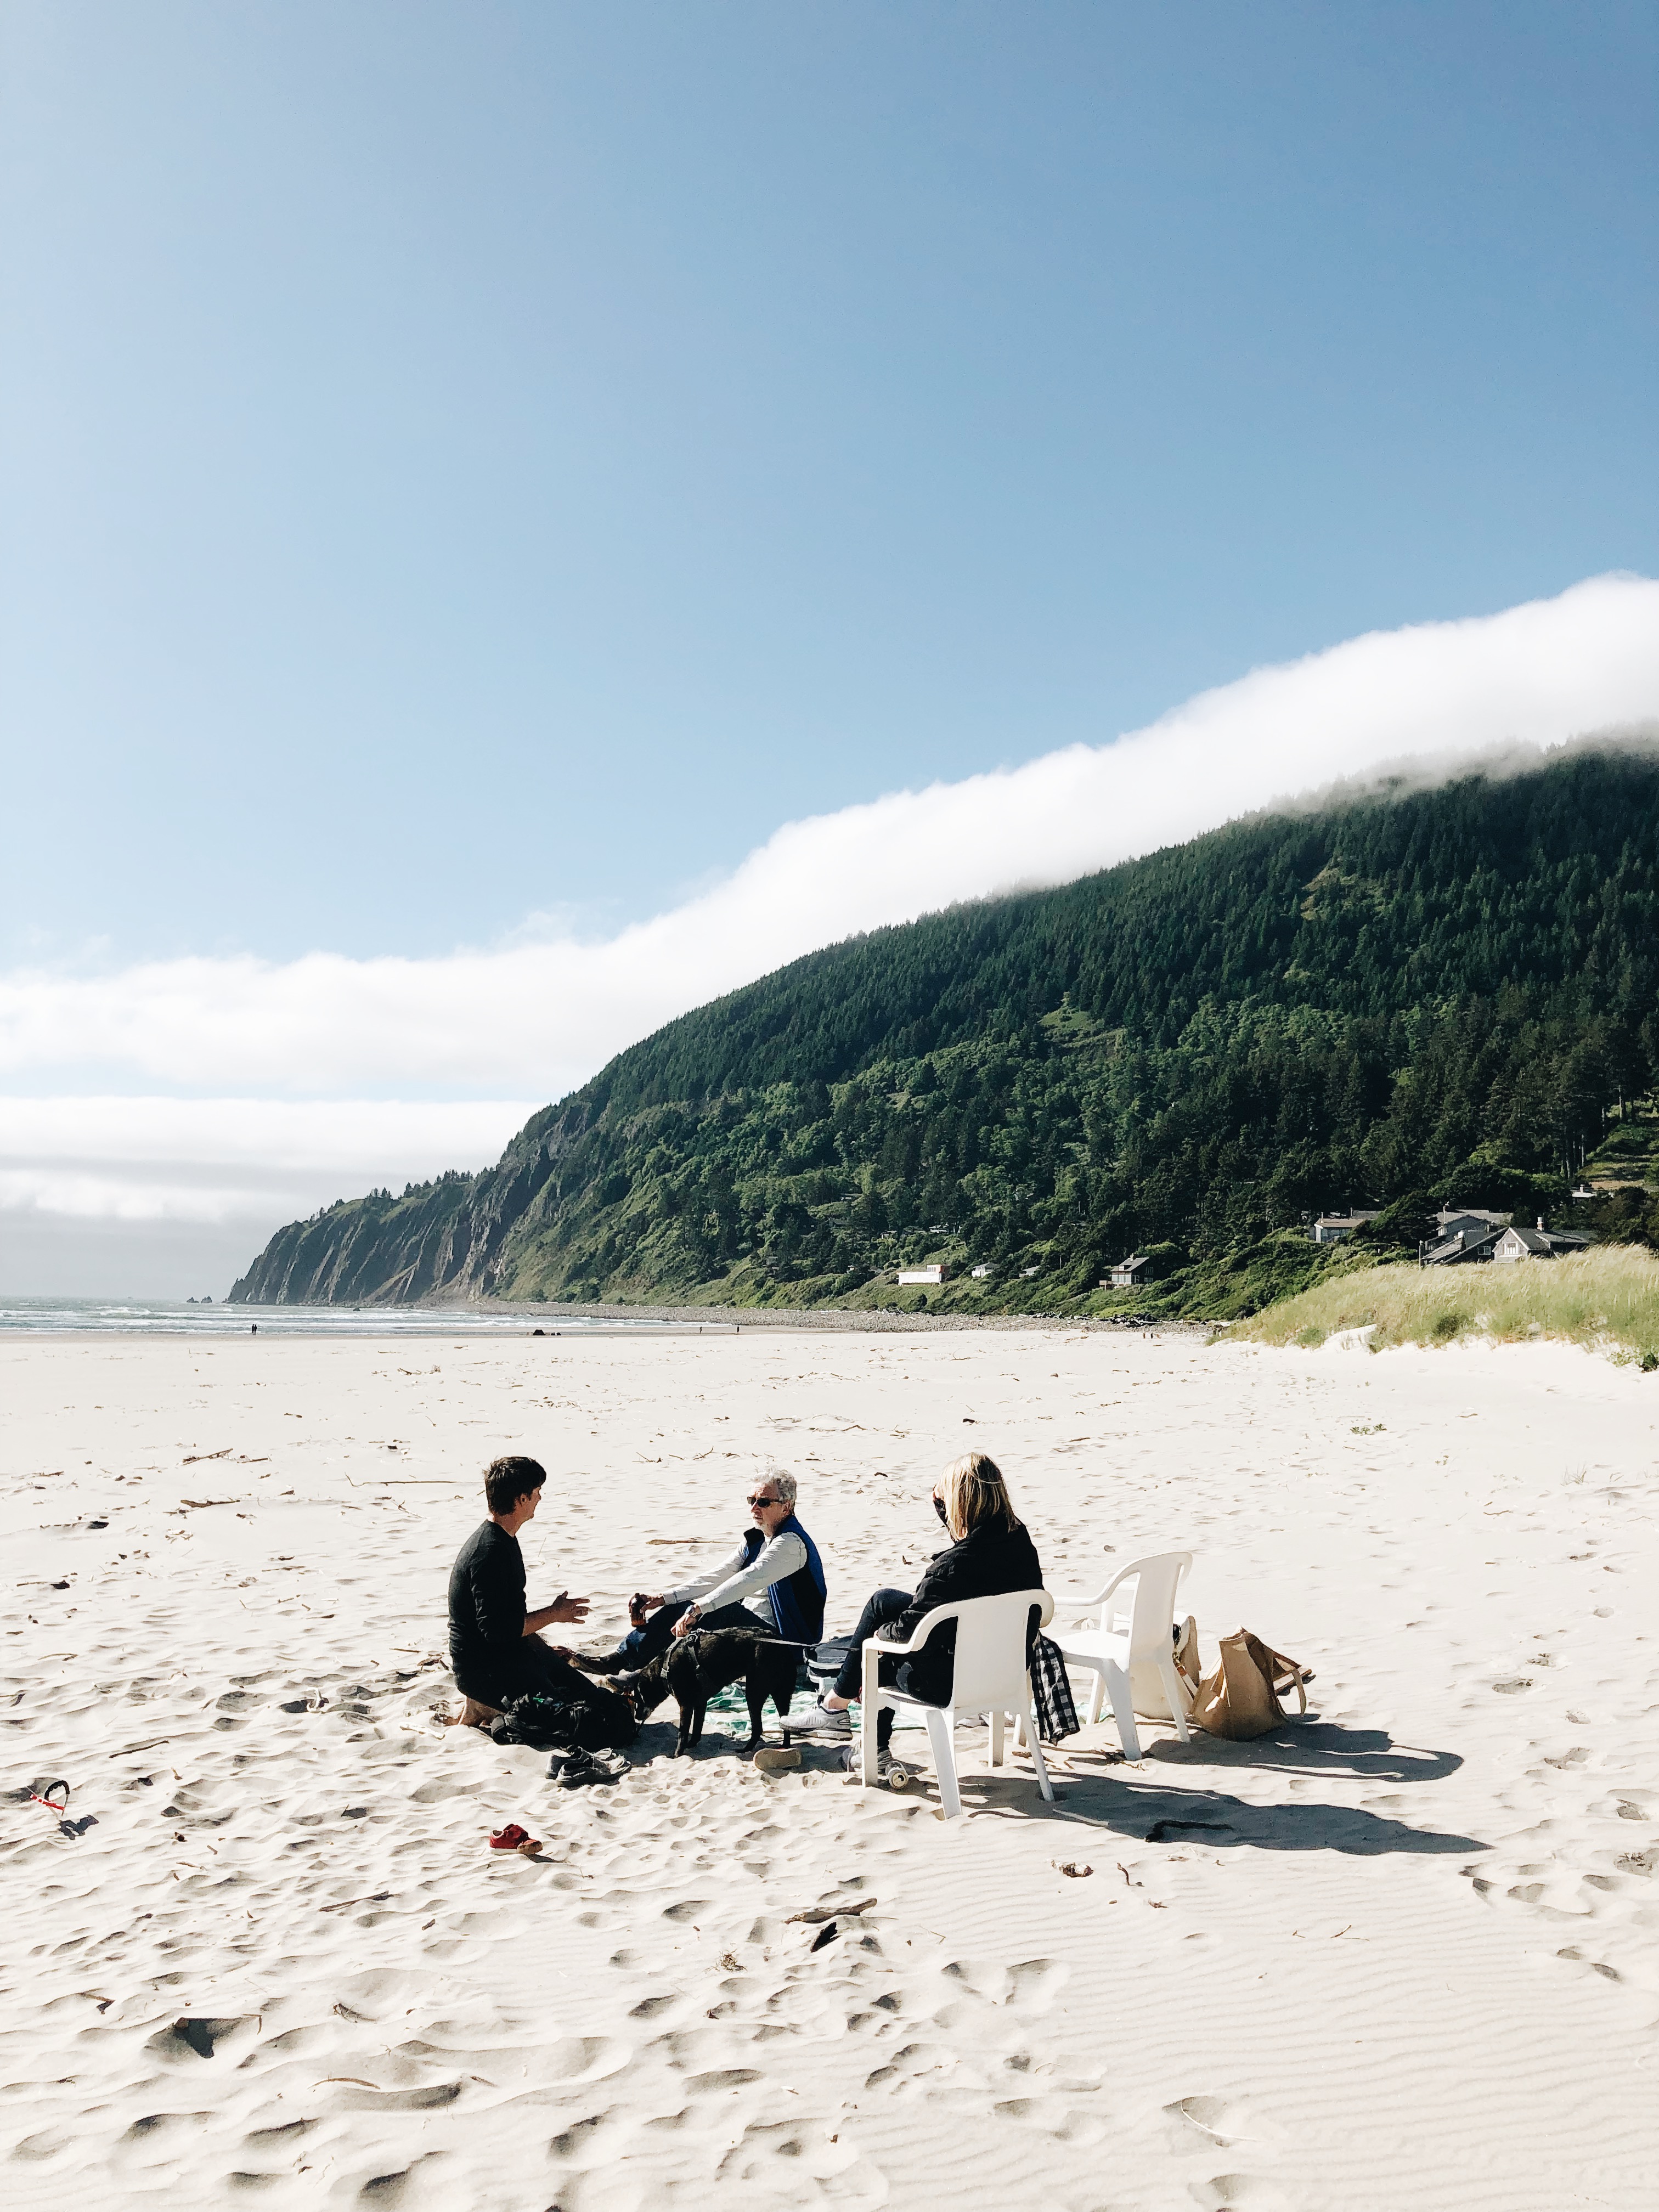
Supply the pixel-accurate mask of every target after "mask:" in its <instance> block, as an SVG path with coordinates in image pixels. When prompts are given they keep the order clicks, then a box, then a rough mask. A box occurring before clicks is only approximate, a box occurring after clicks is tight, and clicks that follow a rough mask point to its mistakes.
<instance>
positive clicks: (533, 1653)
mask: <svg viewBox="0 0 1659 2212" xmlns="http://www.w3.org/2000/svg"><path fill="white" fill-rule="evenodd" d="M546 1480H547V1471H546V1469H545V1468H543V1467H542V1466H541V1465H540V1464H539V1463H538V1462H537V1461H535V1460H533V1459H498V1460H492V1461H491V1462H490V1464H489V1467H488V1468H485V1470H484V1503H485V1504H486V1505H487V1506H488V1507H489V1518H488V1519H487V1520H485V1521H483V1522H480V1523H479V1525H478V1526H477V1528H475V1529H474V1530H473V1532H472V1534H471V1535H470V1536H469V1537H468V1538H467V1540H466V1541H465V1544H463V1545H462V1547H461V1548H460V1551H459V1553H458V1554H457V1556H456V1560H455V1565H454V1566H453V1568H452V1569H451V1570H450V1576H449V1660H450V1664H451V1666H452V1667H453V1668H454V1670H455V1682H456V1686H457V1687H458V1688H459V1691H460V1692H461V1695H462V1696H463V1697H464V1698H465V1699H466V1704H465V1707H464V1709H463V1711H462V1713H461V1719H462V1720H463V1722H465V1723H468V1724H469V1725H471V1726H474V1727H476V1726H477V1725H478V1724H479V1723H482V1722H483V1721H485V1720H488V1719H489V1717H490V1716H491V1715H492V1714H494V1713H497V1712H501V1711H504V1710H505V1708H506V1707H507V1706H508V1705H511V1704H512V1702H513V1699H515V1698H523V1697H528V1696H529V1695H530V1694H531V1693H532V1692H534V1691H538V1690H539V1691H541V1692H544V1694H545V1695H547V1696H550V1697H562V1698H568V1697H583V1696H586V1694H587V1690H588V1686H587V1683H586V1680H584V1678H583V1677H582V1676H581V1675H580V1674H578V1673H577V1672H576V1670H575V1668H574V1667H572V1666H571V1664H570V1662H569V1661H568V1659H567V1658H565V1657H564V1656H562V1653H560V1652H558V1651H556V1650H553V1649H552V1648H551V1647H550V1646H549V1645H548V1644H544V1643H543V1642H542V1640H541V1638H540V1635H539V1633H538V1631H540V1630H541V1629H544V1628H546V1627H549V1626H551V1624H552V1623H553V1622H554V1621H556V1620H568V1621H571V1622H576V1621H583V1620H586V1618H587V1606H588V1601H587V1600H586V1598H585V1597H572V1596H570V1595H569V1594H568V1592H567V1591H564V1590H561V1591H560V1593H559V1595H558V1596H557V1597H556V1598H555V1599H554V1601H553V1602H552V1604H551V1605H544V1606H543V1607H540V1608H539V1610H538V1611H537V1612H535V1613H528V1612H526V1609H525V1571H524V1553H522V1552H521V1551H520V1548H519V1531H520V1528H523V1527H524V1525H525V1523H526V1522H527V1521H531V1520H533V1519H534V1518H535V1513H536V1508H537V1506H538V1504H540V1503H541V1495H542V1486H543V1484H544V1482H545V1481H546ZM480 1708H482V1710H480Z"/></svg>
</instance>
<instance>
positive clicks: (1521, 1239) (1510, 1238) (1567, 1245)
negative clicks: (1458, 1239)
mask: <svg viewBox="0 0 1659 2212" xmlns="http://www.w3.org/2000/svg"><path fill="white" fill-rule="evenodd" d="M1588 1244H1589V1237H1577V1236H1574V1235H1572V1234H1571V1233H1570V1232H1569V1233H1565V1234H1564V1233H1563V1232H1562V1231H1559V1230H1555V1229H1546V1228H1545V1226H1544V1217H1543V1215H1542V1214H1540V1215H1539V1217H1538V1226H1537V1228H1536V1229H1519V1228H1516V1226H1515V1225H1514V1224H1513V1223H1511V1225H1510V1227H1509V1228H1507V1229H1505V1230H1504V1231H1503V1233H1502V1235H1501V1236H1499V1237H1498V1239H1497V1241H1496V1243H1494V1244H1493V1246H1492V1258H1493V1260H1494V1261H1504V1262H1513V1261H1517V1260H1553V1259H1555V1258H1556V1257H1557V1256H1558V1255H1559V1254H1561V1253H1563V1252H1582V1251H1583V1249H1585V1247H1586V1246H1587V1245H1588Z"/></svg>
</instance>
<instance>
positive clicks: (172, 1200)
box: [0, 1097, 542, 1233]
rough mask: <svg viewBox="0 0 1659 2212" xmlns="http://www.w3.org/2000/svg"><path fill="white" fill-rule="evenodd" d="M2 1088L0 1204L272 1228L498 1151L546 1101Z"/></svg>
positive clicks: (486, 1160) (98, 1216)
mask: <svg viewBox="0 0 1659 2212" xmlns="http://www.w3.org/2000/svg"><path fill="white" fill-rule="evenodd" d="M539 1103H542V1102H541V1101H538V1100H526V1099H519V1098H513V1099H499V1098H497V1099H475V1100H471V1101H468V1102H466V1103H462V1104H454V1103H444V1104H431V1103H424V1102H420V1101H416V1102H412V1103H411V1102H408V1101H404V1100H374V1101H368V1100H362V1099H347V1100H307V1101H296V1100H289V1099H268V1098H155V1097H143V1098H123V1097H80V1098H0V1212H11V1213H34V1214H47V1215H58V1216H64V1217H67V1218H71V1219H76V1220H82V1221H89V1220H106V1221H125V1222H154V1221H178V1222H193V1223H196V1224H198V1225H205V1224H216V1223H225V1222H235V1221H243V1222H247V1223H250V1224H258V1225H262V1233H263V1231H264V1230H268V1229H269V1228H270V1226H274V1225H276V1223H278V1222H280V1221H284V1220H290V1219H292V1218H294V1217H295V1215H298V1214H306V1213H311V1212H315V1210H316V1209H317V1207H318V1206H323V1205H326V1204H328V1203H329V1202H330V1201H331V1200H333V1199H336V1198H341V1197H347V1196H351V1195H354V1194H356V1193H358V1192H361V1191H362V1190H365V1189H371V1188H374V1186H375V1185H376V1184H380V1183H385V1184H387V1185H389V1186H390V1187H391V1188H392V1189H394V1190H400V1189H401V1188H403V1186H404V1183H405V1182H426V1181H427V1180H428V1177H430V1176H435V1175H439V1174H441V1173H442V1171H443V1170H445V1169H446V1168H478V1167H485V1166H488V1165H489V1164H490V1163H491V1162H492V1161H494V1160H495V1159H497V1158H499V1157H500V1155H501V1149H502V1147H503V1146H505V1145H506V1143H507V1139H508V1138H509V1137H511V1136H512V1134H513V1132H514V1131H515V1130H516V1129H519V1128H520V1127H523V1125H524V1123H525V1121H526V1120H527V1119H528V1117H529V1115H531V1114H532V1113H533V1112H534V1111H535V1109H536V1106H537V1105H538V1104H539Z"/></svg>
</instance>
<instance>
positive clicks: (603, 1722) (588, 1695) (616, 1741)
mask: <svg viewBox="0 0 1659 2212" xmlns="http://www.w3.org/2000/svg"><path fill="white" fill-rule="evenodd" d="M639 1732H640V1723H639V1720H638V1717H636V1715H635V1711H634V1708H633V1706H632V1705H629V1702H628V1700H627V1699H626V1698H623V1697H619V1696H618V1695H617V1692H616V1691H614V1690H602V1689H600V1688H599V1685H598V1684H597V1683H596V1684H595V1685H594V1686H593V1687H592V1689H591V1690H588V1691H586V1692H584V1693H583V1694H582V1695H581V1696H580V1697H574V1698H550V1697H549V1696H548V1695H547V1694H546V1692H544V1691H541V1690H534V1691H532V1692H531V1694H530V1695H529V1696H528V1697H527V1698H515V1699H513V1703H512V1704H511V1705H509V1706H508V1707H507V1711H505V1712H504V1713H503V1714H502V1715H501V1717H500V1718H499V1719H498V1720H495V1721H492V1722H491V1723H490V1728H489V1733H490V1734H491V1735H493V1736H494V1737H495V1741H496V1742H497V1743H527V1744H531V1745H533V1746H534V1747H535V1748H536V1749H537V1750H538V1751H550V1750H551V1749H552V1748H553V1747H554V1746H555V1745H558V1746H559V1747H561V1749H563V1750H566V1751H620V1750H621V1748H622V1747H623V1745H624V1744H625V1743H632V1742H633V1741H634V1739H635V1736H636V1735H638V1734H639Z"/></svg>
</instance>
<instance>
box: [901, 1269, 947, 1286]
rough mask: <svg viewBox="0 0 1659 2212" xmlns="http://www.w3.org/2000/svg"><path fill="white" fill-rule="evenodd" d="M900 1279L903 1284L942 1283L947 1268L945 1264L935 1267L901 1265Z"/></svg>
mask: <svg viewBox="0 0 1659 2212" xmlns="http://www.w3.org/2000/svg"><path fill="white" fill-rule="evenodd" d="M898 1279H899V1281H900V1282H901V1283H942V1282H943V1281H944V1280H945V1269H944V1267H943V1266H939V1267H901V1268H900V1269H899V1271H898Z"/></svg>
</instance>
